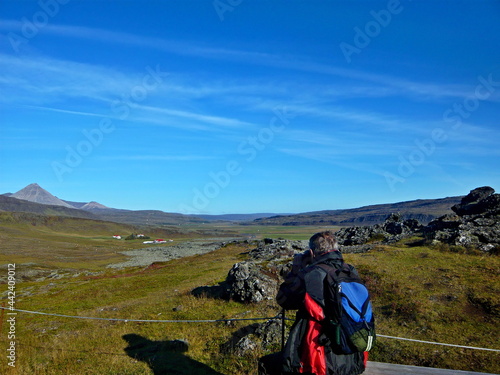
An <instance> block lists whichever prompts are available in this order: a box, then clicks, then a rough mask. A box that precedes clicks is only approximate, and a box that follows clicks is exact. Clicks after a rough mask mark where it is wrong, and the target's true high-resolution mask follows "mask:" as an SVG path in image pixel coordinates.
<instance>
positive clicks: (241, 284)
mask: <svg viewBox="0 0 500 375" xmlns="http://www.w3.org/2000/svg"><path fill="white" fill-rule="evenodd" d="M277 287H278V285H277V282H276V280H274V279H272V278H271V277H269V276H267V275H266V274H265V273H263V272H262V270H261V268H260V267H259V266H258V265H257V264H255V263H254V262H247V261H244V262H240V263H236V264H235V265H234V266H233V267H232V268H231V270H230V271H229V273H228V276H227V278H226V288H227V291H226V293H227V295H228V297H229V298H230V299H233V300H235V301H237V302H251V303H255V302H260V301H263V300H270V299H274V298H275V296H276V293H277Z"/></svg>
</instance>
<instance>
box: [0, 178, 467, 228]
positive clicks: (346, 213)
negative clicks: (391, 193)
mask: <svg viewBox="0 0 500 375" xmlns="http://www.w3.org/2000/svg"><path fill="white" fill-rule="evenodd" d="M461 199H462V196H458V197H447V198H441V199H418V200H413V201H406V202H399V203H391V204H377V205H370V206H364V207H359V208H352V209H341V210H325V211H314V212H305V213H299V214H283V215H276V214H272V213H258V214H226V215H183V214H180V213H169V212H164V211H160V210H125V209H116V208H110V207H106V206H104V205H103V204H101V203H98V202H95V201H91V202H72V201H66V200H62V199H59V198H57V197H55V196H54V195H52V194H51V193H49V192H48V191H47V190H45V189H43V188H42V187H41V186H40V185H38V184H36V183H33V184H30V185H28V186H26V187H25V188H23V189H21V190H19V191H18V192H16V193H14V194H10V193H6V194H3V195H0V210H2V211H21V212H33V213H39V214H45V215H62V216H74V217H84V218H92V219H95V220H105V221H113V222H117V223H125V224H135V225H138V224H139V225H154V226H158V225H178V224H188V223H193V224H201V223H204V222H213V221H226V222H227V221H231V222H238V223H241V224H247V225H251V224H258V225H314V226H326V225H339V226H352V225H373V224H377V223H382V222H383V221H384V220H385V219H386V218H387V216H388V215H389V214H391V213H394V212H399V213H400V214H401V216H402V217H403V219H417V220H418V221H420V222H421V223H423V224H426V223H428V222H430V221H431V220H433V219H435V218H438V217H440V216H442V215H445V214H448V213H452V211H451V207H452V206H453V205H455V204H458V203H460V200H461Z"/></svg>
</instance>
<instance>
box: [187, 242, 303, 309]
mask: <svg viewBox="0 0 500 375" xmlns="http://www.w3.org/2000/svg"><path fill="white" fill-rule="evenodd" d="M256 245H257V246H256V247H255V248H253V249H252V250H250V251H249V252H248V253H247V254H248V260H245V261H242V262H239V263H236V264H234V265H233V267H232V268H231V270H229V273H228V275H227V277H226V280H225V281H224V282H222V283H220V284H219V285H215V286H201V287H198V288H195V289H194V290H193V291H192V294H193V295H195V296H202V295H204V296H208V297H212V298H223V299H232V300H234V301H238V302H245V303H255V302H260V301H264V300H272V299H274V298H275V297H276V293H277V291H278V286H279V283H280V282H281V281H280V276H282V275H284V274H285V273H287V272H288V271H289V270H290V268H291V261H292V258H293V255H294V254H296V253H300V252H303V251H305V250H306V249H307V248H308V242H307V241H291V240H285V239H278V240H274V239H270V238H266V239H264V240H262V241H259V242H257V243H256Z"/></svg>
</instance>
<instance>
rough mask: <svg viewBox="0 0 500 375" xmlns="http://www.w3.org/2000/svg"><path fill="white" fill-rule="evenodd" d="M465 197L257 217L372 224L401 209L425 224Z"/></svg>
mask: <svg viewBox="0 0 500 375" xmlns="http://www.w3.org/2000/svg"><path fill="white" fill-rule="evenodd" d="M461 199H462V197H448V198H442V199H418V200H413V201H407V202H399V203H389V204H377V205H370V206H364V207H359V208H352V209H344V210H325V211H315V212H305V213H301V214H296V215H278V216H273V217H268V218H260V219H256V220H254V223H255V224H261V225H316V226H322V225H349V226H350V225H373V224H378V223H382V222H383V221H384V220H385V219H386V218H387V216H388V215H389V214H391V213H393V212H399V213H401V215H402V218H403V219H416V220H418V221H419V222H421V223H422V224H427V223H428V222H430V221H431V220H433V219H435V218H437V217H439V216H442V215H445V214H448V213H453V212H452V211H451V206H453V205H455V204H457V203H459V202H460V200H461Z"/></svg>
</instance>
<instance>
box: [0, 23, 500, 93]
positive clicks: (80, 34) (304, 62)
mask: <svg viewBox="0 0 500 375" xmlns="http://www.w3.org/2000/svg"><path fill="white" fill-rule="evenodd" d="M21 26H22V25H21V22H20V21H17V20H4V21H1V22H0V29H3V30H18V29H20V27H21ZM42 32H43V33H48V34H51V35H54V36H58V37H62V38H80V39H89V40H93V41H98V42H100V43H112V44H123V45H129V46H138V47H139V46H140V47H141V48H149V49H155V50H160V51H164V52H168V53H172V54H176V55H183V56H191V57H199V58H205V59H215V60H228V61H234V62H238V63H242V64H252V65H259V66H268V67H274V68H278V69H286V70H292V71H293V70H295V71H303V72H308V73H316V74H321V75H327V76H334V77H337V78H339V79H342V80H349V81H351V82H358V83H359V82H365V83H366V84H368V86H367V85H366V84H365V85H364V87H366V90H363V91H364V92H363V93H361V92H360V94H362V95H366V93H367V92H376V93H378V95H382V94H383V95H387V96H398V95H405V96H407V97H411V98H413V99H416V100H431V99H432V100H436V99H446V98H448V99H450V98H462V99H463V98H466V97H468V96H470V95H471V87H470V85H469V84H466V83H459V82H458V83H456V82H453V83H449V82H424V81H417V80H411V79H408V78H401V77H398V76H393V75H390V74H377V73H373V72H366V71H362V70H356V69H352V68H346V67H341V66H335V65H333V64H324V63H318V62H313V61H310V60H309V59H307V58H304V57H303V56H297V55H294V56H291V55H285V54H275V53H268V52H261V51H251V50H245V49H230V48H221V47H214V46H211V45H206V44H205V45H203V44H201V43H199V42H197V41H192V40H167V39H164V38H156V37H151V36H143V35H137V34H131V33H126V32H117V31H110V30H106V29H100V28H90V27H84V26H77V25H56V24H48V25H46V26H45V27H44V29H43V30H42ZM186 45H189V48H186ZM488 100H490V101H494V100H498V97H497V96H492V97H491V98H488Z"/></svg>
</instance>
